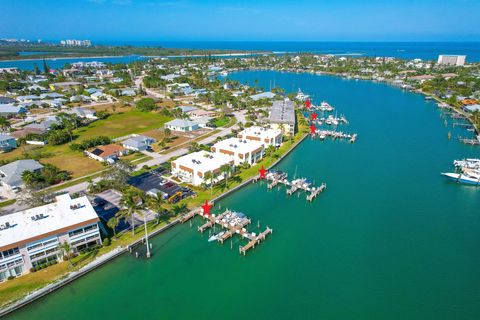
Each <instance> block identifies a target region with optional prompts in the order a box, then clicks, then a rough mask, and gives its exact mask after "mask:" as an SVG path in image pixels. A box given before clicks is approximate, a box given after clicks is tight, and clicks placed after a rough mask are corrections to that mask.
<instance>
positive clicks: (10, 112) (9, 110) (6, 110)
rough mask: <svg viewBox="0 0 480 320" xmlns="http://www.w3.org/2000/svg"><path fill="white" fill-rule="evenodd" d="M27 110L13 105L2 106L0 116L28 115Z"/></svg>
mask: <svg viewBox="0 0 480 320" xmlns="http://www.w3.org/2000/svg"><path fill="white" fill-rule="evenodd" d="M26 112H27V109H25V108H24V107H22V106H14V105H11V104H0V116H3V117H8V116H18V115H20V114H22V113H26Z"/></svg>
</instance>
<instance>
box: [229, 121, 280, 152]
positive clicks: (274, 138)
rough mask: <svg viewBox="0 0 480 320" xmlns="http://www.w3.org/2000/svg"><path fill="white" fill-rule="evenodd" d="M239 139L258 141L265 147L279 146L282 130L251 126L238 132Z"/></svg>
mask: <svg viewBox="0 0 480 320" xmlns="http://www.w3.org/2000/svg"><path fill="white" fill-rule="evenodd" d="M237 137H238V138H239V139H241V140H248V141H259V142H261V143H262V144H263V146H264V147H265V148H267V147H269V146H274V147H279V146H280V145H281V144H282V130H280V129H272V128H262V127H258V126H252V127H249V128H246V129H245V130H243V131H241V132H240V133H238V135H237Z"/></svg>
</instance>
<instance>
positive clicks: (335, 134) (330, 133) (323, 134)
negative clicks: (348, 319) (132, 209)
mask: <svg viewBox="0 0 480 320" xmlns="http://www.w3.org/2000/svg"><path fill="white" fill-rule="evenodd" d="M311 136H312V138H316V137H318V138H320V140H324V139H325V138H328V137H330V138H332V139H334V140H336V139H349V141H350V142H351V143H353V142H355V141H356V140H357V136H358V135H357V134H356V133H354V134H349V133H344V132H342V131H336V130H318V129H317V130H315V133H312V134H311Z"/></svg>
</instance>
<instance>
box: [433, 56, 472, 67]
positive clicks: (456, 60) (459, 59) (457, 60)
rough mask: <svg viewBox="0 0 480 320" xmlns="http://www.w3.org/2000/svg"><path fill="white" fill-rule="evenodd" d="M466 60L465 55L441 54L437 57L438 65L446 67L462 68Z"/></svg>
mask: <svg viewBox="0 0 480 320" xmlns="http://www.w3.org/2000/svg"><path fill="white" fill-rule="evenodd" d="M466 60H467V56H465V55H446V54H442V55H439V56H438V61H437V63H438V64H443V65H448V66H463V65H465V62H466Z"/></svg>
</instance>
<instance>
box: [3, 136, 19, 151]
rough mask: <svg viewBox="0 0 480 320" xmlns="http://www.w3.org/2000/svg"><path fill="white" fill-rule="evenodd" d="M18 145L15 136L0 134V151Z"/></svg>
mask: <svg viewBox="0 0 480 320" xmlns="http://www.w3.org/2000/svg"><path fill="white" fill-rule="evenodd" d="M16 147H17V140H15V137H12V136H8V135H5V134H0V152H5V151H11V150H13V149H15V148H16Z"/></svg>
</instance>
